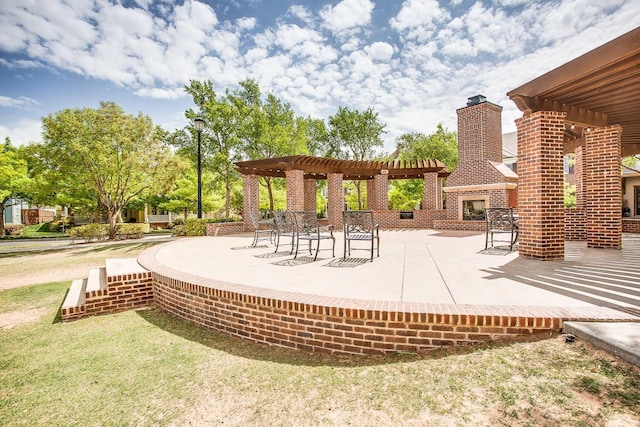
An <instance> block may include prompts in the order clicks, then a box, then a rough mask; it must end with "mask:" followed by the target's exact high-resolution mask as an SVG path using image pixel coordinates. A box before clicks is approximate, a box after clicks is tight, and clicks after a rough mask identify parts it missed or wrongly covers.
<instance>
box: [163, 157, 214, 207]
mask: <svg viewBox="0 0 640 427" xmlns="http://www.w3.org/2000/svg"><path fill="white" fill-rule="evenodd" d="M210 175H211V173H210V172H205V173H203V182H210V181H211V177H210ZM197 179H198V177H197V174H196V173H195V171H194V170H193V168H188V169H187V172H186V173H185V174H184V175H183V176H182V177H180V178H179V179H177V180H176V183H175V186H174V188H173V189H172V190H171V191H170V192H169V193H168V194H167V198H168V200H166V201H164V202H161V203H159V204H158V206H159V207H160V208H161V209H164V210H167V211H169V212H182V213H183V215H184V218H185V219H186V218H187V216H188V215H189V212H193V211H195V210H196V209H197V207H198V181H197ZM220 206H222V202H220V204H218V206H216V202H215V200H214V198H213V197H212V195H211V193H210V192H205V193H203V196H202V208H203V209H204V210H205V211H210V210H212V209H214V208H216V207H220Z"/></svg>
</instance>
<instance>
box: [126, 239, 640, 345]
mask: <svg viewBox="0 0 640 427" xmlns="http://www.w3.org/2000/svg"><path fill="white" fill-rule="evenodd" d="M380 234H381V245H380V252H381V255H380V257H379V258H374V260H373V262H369V260H368V256H369V254H368V251H366V250H362V251H361V253H359V251H357V250H356V251H355V253H354V252H352V258H348V259H346V260H342V235H341V233H340V232H337V233H336V236H337V238H336V257H335V258H332V257H331V251H330V249H328V250H327V248H328V247H329V245H327V244H326V242H325V245H324V246H321V249H322V248H323V247H324V248H325V250H324V251H321V252H320V254H319V256H318V259H317V260H316V261H315V262H313V261H312V257H307V256H306V254H305V253H304V252H302V251H301V255H299V256H298V259H295V260H294V259H293V255H289V252H288V250H287V249H288V248H287V249H284V248H285V246H286V245H285V246H281V250H280V251H279V252H278V253H274V246H273V245H272V244H269V242H268V241H266V242H264V241H263V242H260V243H259V244H258V246H257V247H255V248H251V247H250V246H249V245H250V244H251V242H252V234H250V233H243V234H237V235H230V236H218V237H199V238H185V239H180V240H178V241H174V242H170V243H166V244H162V245H159V246H157V247H153V248H150V249H149V250H147V251H146V252H144V253H143V254H142V255H141V256H140V257H139V259H138V261H139V262H140V264H141V265H142V266H144V267H145V268H147V269H148V270H150V271H151V272H152V276H153V282H154V292H155V295H154V298H155V300H156V304H158V305H159V306H160V307H162V308H164V309H166V310H168V311H170V312H173V313H174V314H176V315H178V316H181V317H183V318H186V319H188V320H191V321H194V322H195V323H198V324H202V325H204V326H206V327H209V328H213V329H219V330H223V331H225V332H227V333H230V334H232V335H237V336H241V337H244V338H247V339H251V340H253V341H257V342H263V343H267V344H275V345H281V346H289V347H295V348H300V349H305V350H310V351H332V352H345V353H369V352H381V351H401V350H406V351H416V350H421V349H426V348H433V347H437V346H442V345H465V344H467V343H473V342H479V341H486V340H489V339H499V338H501V337H507V336H513V335H522V334H532V333H538V332H544V331H556V332H558V331H560V329H561V327H562V323H563V322H564V321H569V320H571V321H585V320H590V321H596V320H600V321H638V320H640V317H638V316H639V315H640V271H638V269H637V265H638V261H640V236H639V235H636V234H625V235H624V249H622V250H600V249H589V248H587V247H586V242H567V245H566V255H565V260H561V261H546V262H541V261H537V260H531V259H527V258H524V257H518V253H517V252H516V251H514V252H508V251H507V250H500V249H490V250H488V251H485V250H484V247H485V242H484V240H485V235H484V233H477V232H465V231H436V230H428V229H422V230H384V231H381V233H380Z"/></svg>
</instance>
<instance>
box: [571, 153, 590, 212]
mask: <svg viewBox="0 0 640 427" xmlns="http://www.w3.org/2000/svg"><path fill="white" fill-rule="evenodd" d="M574 154H575V161H576V164H575V165H574V168H573V170H574V174H575V176H576V208H578V209H582V208H585V207H586V206H587V201H586V195H585V190H586V188H585V186H584V149H583V148H582V147H577V148H576V151H575V153H574Z"/></svg>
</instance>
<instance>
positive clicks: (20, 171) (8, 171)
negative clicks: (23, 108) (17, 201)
mask: <svg viewBox="0 0 640 427" xmlns="http://www.w3.org/2000/svg"><path fill="white" fill-rule="evenodd" d="M28 183H29V176H28V169H27V162H26V160H25V159H24V158H23V156H22V155H21V151H20V150H17V149H15V148H14V147H13V146H12V145H11V139H9V138H8V137H7V138H6V139H5V141H4V143H2V145H0V237H4V234H5V231H4V209H5V204H6V203H7V202H8V201H9V199H11V198H13V197H17V196H19V195H20V194H21V193H22V192H23V191H24V188H25V187H26V186H27V185H28Z"/></svg>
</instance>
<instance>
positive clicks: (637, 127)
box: [507, 27, 640, 156]
mask: <svg viewBox="0 0 640 427" xmlns="http://www.w3.org/2000/svg"><path fill="white" fill-rule="evenodd" d="M507 95H508V96H509V98H511V100H512V101H514V102H515V104H516V105H517V106H518V108H519V109H520V110H521V111H522V112H524V113H525V114H529V113H533V112H536V111H561V112H562V111H563V112H566V113H567V116H566V123H567V129H566V130H565V151H573V150H574V149H575V147H577V146H579V145H582V143H583V142H584V138H583V132H584V131H587V129H588V128H589V127H601V126H608V125H614V124H619V125H620V126H622V156H630V155H633V154H638V153H640V113H639V112H640V27H638V28H636V29H634V30H632V31H630V32H628V33H626V34H623V35H622V36H620V37H618V38H616V39H614V40H612V41H610V42H608V43H606V44H604V45H602V46H600V47H598V48H596V49H594V50H592V51H590V52H587V53H586V54H584V55H582V56H580V57H578V58H576V59H574V60H573V61H570V62H567V63H566V64H564V65H562V66H560V67H558V68H556V69H554V70H552V71H549V72H548V73H546V74H544V75H542V76H540V77H538V78H536V79H534V80H532V81H530V82H529V83H526V84H524V85H522V86H520V87H518V88H516V89H513V90H512V91H510V92H508V93H507Z"/></svg>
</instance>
